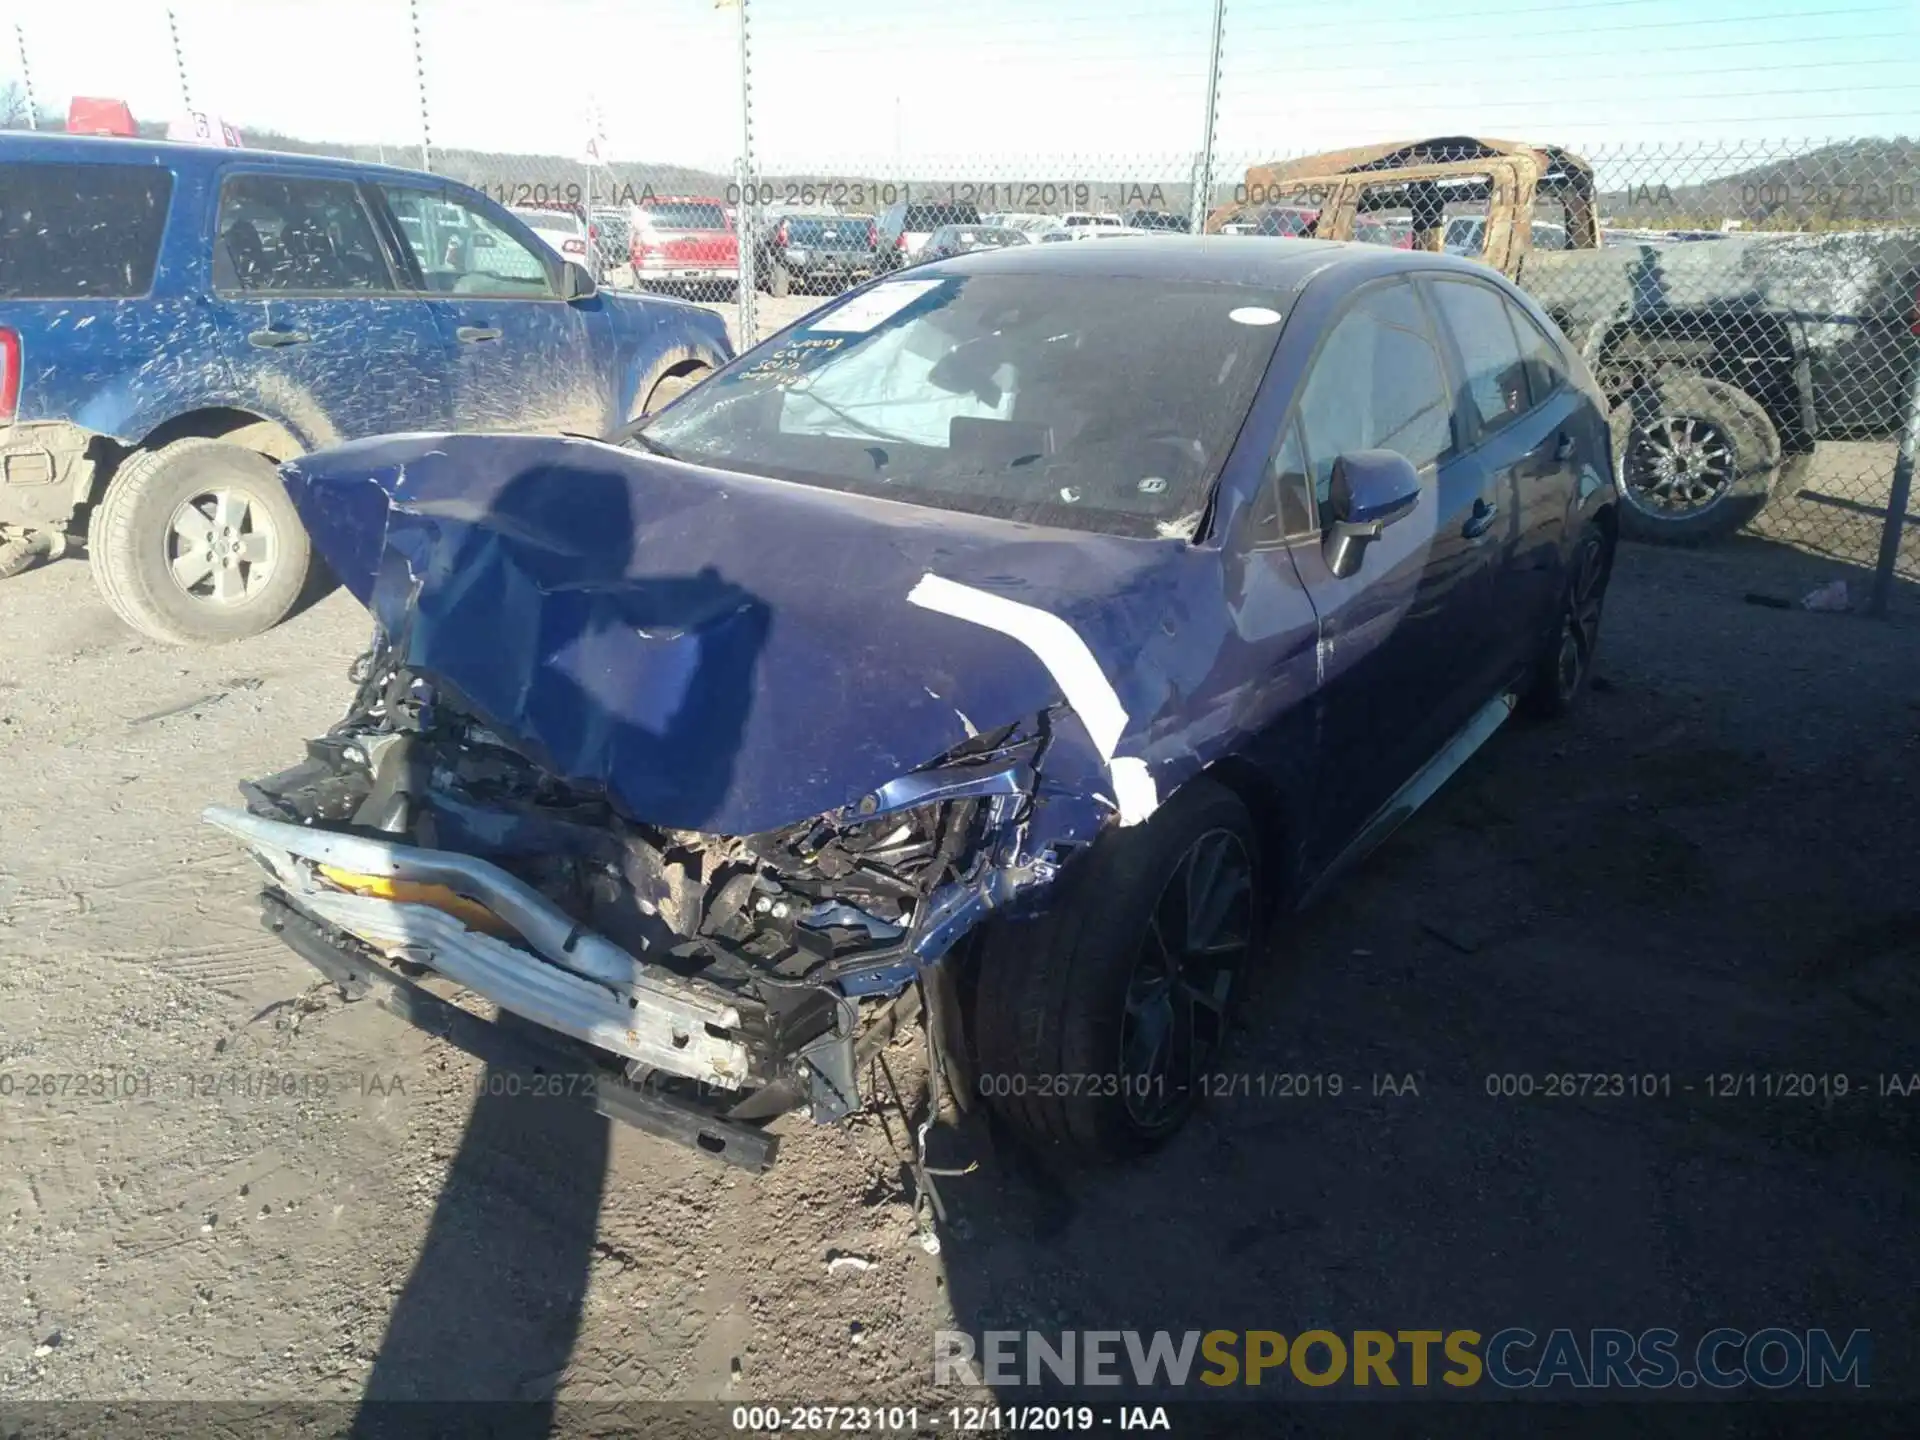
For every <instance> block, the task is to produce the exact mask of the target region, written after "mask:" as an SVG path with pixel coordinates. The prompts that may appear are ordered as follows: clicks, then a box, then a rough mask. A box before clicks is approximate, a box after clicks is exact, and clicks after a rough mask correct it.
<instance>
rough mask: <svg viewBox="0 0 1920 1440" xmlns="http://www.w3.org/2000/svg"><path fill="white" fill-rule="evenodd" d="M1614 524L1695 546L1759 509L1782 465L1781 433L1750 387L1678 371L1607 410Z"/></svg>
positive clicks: (1627, 531) (1638, 535) (1643, 536)
mask: <svg viewBox="0 0 1920 1440" xmlns="http://www.w3.org/2000/svg"><path fill="white" fill-rule="evenodd" d="M1612 426H1613V456H1614V465H1615V468H1616V474H1617V477H1618V480H1619V490H1620V498H1621V500H1622V502H1623V503H1622V505H1621V507H1620V530H1621V533H1622V534H1624V535H1627V536H1629V537H1631V538H1633V539H1635V540H1651V541H1653V542H1655V543H1657V544H1667V545H1691V544H1699V543H1700V542H1702V541H1706V540H1717V539H1719V538H1720V537H1721V536H1724V535H1731V534H1733V533H1734V531H1736V530H1738V529H1740V527H1741V526H1743V525H1745V524H1746V523H1747V522H1748V521H1749V520H1751V519H1753V517H1754V516H1755V515H1758V514H1759V513H1760V511H1761V508H1762V507H1763V506H1765V505H1766V503H1767V496H1768V494H1769V493H1770V492H1771V491H1772V489H1773V485H1774V480H1775V478H1776V477H1777V476H1778V475H1779V473H1780V432H1779V431H1778V430H1776V429H1775V428H1774V424H1773V421H1772V420H1771V419H1770V418H1769V417H1768V415H1767V412H1766V410H1765V409H1763V408H1762V407H1761V405H1760V402H1759V401H1757V400H1755V399H1754V398H1753V397H1752V396H1751V395H1749V394H1747V392H1746V391H1744V390H1741V389H1739V388H1738V387H1737V386H1733V385H1729V384H1727V383H1726V382H1724V381H1721V380H1710V379H1708V378H1707V377H1706V376H1704V375H1700V374H1697V373H1695V372H1693V371H1688V370H1678V371H1671V372H1669V373H1667V374H1665V375H1661V376H1659V377H1657V378H1656V379H1654V380H1653V381H1651V382H1650V383H1648V384H1646V385H1643V386H1642V387H1640V389H1638V390H1637V391H1635V392H1634V393H1633V394H1632V395H1630V396H1629V397H1628V398H1627V399H1626V400H1625V401H1623V402H1622V403H1621V404H1620V405H1618V406H1616V407H1615V409H1614V412H1613V416H1612Z"/></svg>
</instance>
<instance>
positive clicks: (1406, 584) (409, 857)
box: [207, 236, 1616, 1165]
mask: <svg viewBox="0 0 1920 1440" xmlns="http://www.w3.org/2000/svg"><path fill="white" fill-rule="evenodd" d="M1143 397H1147V398H1148V399H1149V400H1150V403H1143ZM1608 466H1609V458H1608V431H1607V423H1606V416H1605V412H1604V408H1603V406H1602V404H1601V401H1600V397H1599V394H1598V392H1597V390H1596V388H1595V386H1594V384H1593V380H1592V378H1591V376H1590V375H1589V374H1588V372H1587V370H1586V368H1585V366H1584V365H1583V363H1582V362H1581V360H1580V358H1579V356H1578V355H1577V354H1575V353H1574V352H1573V351H1572V350H1570V349H1569V348H1568V347H1567V346H1566V344H1565V342H1564V341H1563V340H1562V338H1561V337H1560V336H1559V334H1558V332H1557V331H1555V330H1554V328H1553V326H1552V324H1551V322H1550V321H1548V319H1547V318H1546V316H1545V315H1544V314H1543V313H1542V312H1541V310H1540V309H1539V307H1538V306H1537V305H1536V304H1535V303H1534V302H1532V301H1531V300H1530V299H1528V298H1527V297H1526V296H1525V295H1524V294H1522V293H1521V292H1520V291H1518V290H1516V289H1515V288H1514V287H1513V286H1512V285H1510V284H1509V283H1507V282H1506V281H1505V280H1504V279H1503V278H1501V277H1500V276H1498V275H1497V274H1495V273H1493V272H1492V271H1490V270H1488V269H1487V268H1486V267H1484V266H1481V265H1477V264H1474V263H1471V262H1468V261H1462V260H1457V259H1453V258H1450V257H1447V256H1443V255H1435V254H1408V253H1403V252H1398V251H1394V250H1388V249H1370V248H1367V247H1361V246H1334V245H1326V244H1321V243H1317V242H1302V243H1300V244H1292V245H1275V246H1251V245H1248V246H1240V245H1226V246H1222V245H1219V244H1217V243H1216V242H1211V241H1206V240H1196V239H1191V238H1188V237H1182V236H1171V237H1164V238H1162V239H1160V240H1157V241H1155V242H1153V243H1148V244H1140V245H1135V246H1124V247H1123V246H1109V245H1101V244H1091V245H1081V244H1068V245H1055V246H1032V245H1027V246H1018V247H1010V248H1007V249H1003V250H999V251H996V252H994V253H991V254H972V255H965V256H961V257H959V258H956V259H952V260H943V261H938V262H935V263H932V264H928V265H924V266H921V267H918V268H916V269H914V270H912V271H910V272H908V273H906V274H904V275H901V276H898V277H894V278H889V279H885V280H881V281H879V282H877V283H875V284H873V285H870V286H866V287H863V288H862V289H861V290H859V291H857V292H855V293H853V294H851V295H848V296H846V297H844V298H842V299H840V300H839V301H837V302H832V303H829V304H827V305H825V306H822V307H820V308H819V309H817V310H815V311H813V312H812V313H811V314H809V315H808V316H806V317H805V318H804V319H802V320H801V321H799V322H798V323H796V324H795V325H793V326H790V327H788V328H787V329H786V330H784V331H782V332H780V333H779V334H777V335H775V336H773V337H772V338H771V339H769V340H767V341H766V342H764V343H763V344H762V345H760V346H759V347H757V348H756V349H754V350H752V351H750V352H749V353H747V354H746V355H744V356H742V357H741V358H740V359H739V360H738V361H736V362H735V363H734V364H733V365H731V366H730V367H728V368H727V369H726V370H723V371H722V372H721V373H720V374H719V375H717V376H715V377H714V378H713V379H712V380H710V381H708V382H707V383H705V384H703V385H702V386H701V387H700V388H699V389H697V390H695V391H694V392H692V393H691V394H690V395H688V396H686V397H685V398H684V399H683V400H682V401H681V402H680V403H679V404H677V405H675V406H674V407H673V408H672V409H671V410H669V411H667V412H665V413H664V414H661V415H659V416H656V417H654V418H652V419H651V420H648V421H646V422H644V423H642V424H640V425H638V426H636V427H634V429H633V431H632V433H631V436H630V439H629V440H628V442H627V444H626V446H625V447H624V448H615V447H613V446H578V445H569V444H567V443H565V442H562V441H558V440H550V439H537V438H509V437H484V436H451V437H449V436H434V437H401V438H394V439H387V440H377V441H371V442H363V443H360V444H357V445H351V446H347V447H343V448H341V449H339V450H336V451H334V452H332V453H329V454H326V455H320V456H313V457H310V458H307V459H304V460H301V461H298V462H296V463H295V464H293V465H291V466H290V467H288V485H289V489H290V492H291V494H292V495H293V497H294V500H295V503H296V504H297V505H298V506H299V507H300V509H301V512H302V514H304V515H305V516H306V517H307V519H308V522H309V524H310V525H311V526H312V528H313V532H314V536H315V543H316V544H317V545H318V547H319V548H320V550H321V552H322V553H323V554H325V555H326V556H327V557H328V559H329V560H330V561H331V562H332V563H333V564H334V567H335V568H336V569H337V570H338V572H339V573H340V575H341V577H342V579H343V580H344V582H345V583H346V585H347V586H348V587H349V588H350V589H351V590H352V591H353V593H354V594H355V595H357V596H358V597H359V598H360V599H361V600H362V601H363V602H364V603H365V604H366V605H367V606H368V607H369V608H370V609H371V610H372V612H373V614H374V615H375V617H376V618H377V622H378V624H377V629H376V636H377V638H376V641H375V644H374V647H373V649H372V651H371V653H370V654H369V655H368V656H367V657H366V659H365V660H364V661H363V663H362V665H361V666H360V667H359V671H358V673H359V674H361V675H362V676H363V677H364V679H363V683H361V684H360V687H359V690H358V693H357V694H356V695H355V697H354V698H353V699H352V701H351V703H350V704H349V705H348V707H347V711H346V714H345V716H344V717H343V719H342V720H341V722H340V723H339V724H338V725H336V726H334V727H333V728H332V729H331V730H330V731H329V732H328V734H327V735H326V736H325V737H324V738H322V739H319V740H316V741H314V742H312V743H311V744H310V745H309V747H308V755H307V758H306V759H305V760H303V761H302V762H300V763H299V764H297V765H296V766H294V768H292V769H290V770H287V771H285V772H283V773H281V774H278V775H274V776H270V777H268V778H265V779H261V780H256V781H253V782H251V783H249V784H248V785H247V786H246V787H245V793H246V795H247V797H248V805H247V808H246V810H244V811H242V810H239V809H217V810H212V811H209V812H207V819H208V820H209V821H210V822H211V823H212V824H214V825H216V826H218V827H220V828H221V829H222V830H223V831H225V832H227V833H229V834H231V835H232V836H234V837H236V838H237V839H238V840H239V841H240V842H241V843H243V844H244V845H245V846H247V847H248V848H249V849H251V850H252V851H253V853H254V854H255V855H256V856H257V857H258V858H259V859H260V860H261V861H262V862H264V864H265V866H266V867H267V870H268V872H269V876H270V878H269V880H268V883H267V887H266V895H265V913H266V923H267V924H268V926H269V928H270V929H271V930H273V931H274V932H275V933H277V934H279V935H281V936H282V937H283V938H284V939H285V940H286V942H287V943H288V944H289V945H290V946H291V947H292V948H293V949H294V950H295V951H296V952H297V953H299V954H300V955H302V956H303V957H305V958H306V959H308V960H309V961H311V962H312V963H313V964H314V965H316V966H317V967H319V969H320V970H321V971H322V972H323V973H325V974H327V975H328V976H330V977H332V978H333V979H334V980H335V981H336V982H337V983H338V984H339V985H340V986H341V987H342V988H343V989H344V990H346V991H348V993H364V992H366V991H368V990H370V989H379V990H380V991H382V992H383V993H384V992H396V993H398V994H399V995H400V996H401V997H402V1001H403V1003H401V1004H400V1006H399V1007H398V1008H400V1009H401V1012H402V1013H405V1014H408V1015H412V1016H414V1017H416V1018H418V1019H420V1020H421V1021H422V1023H434V1022H433V1020H432V1015H433V1014H434V1013H435V1011H434V1007H435V1006H436V1005H437V1004H438V1003H439V1002H438V1001H437V1000H434V999H433V998H432V997H433V995H434V994H435V993H436V992H444V991H445V990H446V989H448V988H449V987H458V988H462V989H464V990H465V991H467V992H470V993H471V994H473V995H475V996H478V997H483V998H485V999H487V1000H490V1001H492V1002H494V1003H495V1004H497V1005H499V1006H500V1007H501V1008H503V1009H505V1010H508V1011H513V1012H515V1013H516V1014H518V1015H520V1016H522V1017H524V1018H526V1019H528V1020H531V1021H533V1022H534V1023H535V1025H536V1026H540V1027H545V1028H546V1030H547V1031H548V1032H549V1034H550V1038H551V1042H552V1043H553V1044H554V1045H557V1046H560V1047H562V1049H563V1050H570V1051H571V1053H572V1054H573V1055H574V1056H575V1057H576V1058H575V1059H574V1060H572V1061H570V1062H568V1064H569V1067H570V1068H572V1069H574V1070H575V1071H576V1072H577V1070H578V1068H579V1065H580V1063H582V1060H581V1058H580V1057H584V1063H588V1064H592V1065H596V1066H599V1067H601V1068H600V1069H599V1071H598V1073H599V1074H601V1075H602V1076H603V1077H604V1083H601V1084H599V1085H598V1086H597V1090H596V1093H597V1096H598V1102H599V1104H600V1105H601V1106H602V1107H603V1108H604V1109H606V1110H607V1111H608V1113H610V1114H614V1115H617V1116H619V1117H621V1118H623V1119H628V1120H632V1121H634V1122H635V1123H638V1124H641V1125H643V1126H645V1127H646V1128H647V1129H649V1130H651V1131H653V1132H654V1133H656V1134H662V1135H670V1136H672V1137H674V1138H677V1139H680V1140H683V1141H685V1142H686V1143H689V1144H695V1145H698V1146H700V1147H701V1148H702V1149H704V1150H706V1151H707V1152H709V1153H712V1154H716V1155H719V1156H721V1157H723V1158H726V1159H729V1160H732V1161H735V1162H737V1163H741V1164H749V1165H761V1164H765V1163H766V1162H767V1161H768V1160H769V1159H770V1158H771V1155H772V1151H773V1145H774V1141H773V1139H772V1137H770V1136H769V1135H768V1134H767V1133H766V1132H765V1129H764V1127H765V1125H766V1122H767V1121H768V1120H769V1119H770V1118H772V1117H774V1116H776V1115H778V1114H781V1113H783V1112H786V1111H792V1110H806V1111H808V1112H810V1114H811V1115H812V1117H813V1118H814V1119H815V1120H817V1121H833V1120H838V1119H840V1118H842V1117H845V1116H846V1115H848V1114H849V1113H850V1112H852V1111H853V1110H855V1109H857V1108H858V1107H859V1106H860V1104H861V1101H862V1095H861V1086H862V1085H863V1084H864V1083H865V1081H864V1078H863V1077H865V1076H866V1074H867V1072H868V1070H869V1068H870V1067H869V1066H868V1065H867V1063H866V1061H867V1060H868V1058H869V1057H871V1056H872V1055H873V1054H874V1053H876V1051H877V1049H878V1048H879V1047H880V1046H882V1045H884V1044H885V1043H886V1041H887V1040H888V1039H889V1038H890V1037H892V1036H893V1035H894V1034H895V1033H897V1030H898V1028H899V1027H901V1026H902V1025H905V1024H907V1023H909V1022H910V1021H911V1020H912V1019H914V1018H915V1015H916V1013H917V1012H922V1011H923V1010H924V1011H925V1012H927V1013H926V1023H927V1032H928V1038H929V1042H930V1045H931V1047H932V1051H933V1053H934V1055H935V1056H936V1059H937V1064H936V1066H935V1071H934V1073H935V1075H936V1076H937V1077H938V1078H937V1079H936V1082H935V1083H936V1085H937V1086H942V1087H944V1088H946V1089H947V1090H948V1091H949V1092H950V1093H951V1094H952V1095H953V1096H954V1097H955V1098H956V1099H957V1100H958V1101H959V1103H961V1104H963V1105H965V1104H969V1103H972V1101H973V1097H975V1096H978V1095H985V1096H987V1097H988V1099H989V1103H992V1104H994V1105H996V1106H999V1107H1001V1108H1002V1109H1003V1111H1004V1113H1005V1115H1006V1117H1007V1119H1008V1120H1009V1121H1010V1122H1011V1123H1012V1124H1013V1126H1015V1127H1016V1128H1017V1129H1019V1130H1020V1131H1022V1132H1024V1133H1025V1134H1026V1135H1027V1136H1028V1137H1030V1138H1032V1139H1033V1140H1035V1141H1037V1142H1040V1143H1043V1144H1048V1145H1057V1146H1060V1147H1062V1148H1064V1149H1066V1150H1069V1151H1071V1152H1074V1153H1076V1154H1079V1155H1083V1156H1088V1157H1093V1158H1107V1157H1116V1156H1123V1155H1127V1154H1131V1153H1134V1152H1137V1151H1139V1150H1142V1149H1145V1148H1147V1147H1150V1146H1152V1145H1154V1144H1157V1143H1159V1142H1160V1141H1162V1140H1164V1139H1165V1138H1166V1137H1167V1136H1168V1135H1170V1134H1171V1133H1173V1131H1174V1130H1175V1129H1176V1128H1178V1126H1179V1125H1180V1124H1181V1122H1182V1121H1183V1120H1184V1119H1185V1118H1186V1116H1187V1115H1188V1113H1189V1112H1190V1111H1191V1110H1192V1108H1193V1107H1194V1105H1195V1104H1196V1102H1197V1101H1198V1100H1199V1099H1200V1098H1201V1095H1202V1092H1203V1090H1204V1087H1205V1080H1204V1077H1205V1076H1206V1075H1208V1074H1210V1073H1213V1071H1214V1067H1215V1066H1216V1064H1217V1063H1218V1060H1219V1057H1220V1055H1221V1049H1222V1046H1223V1044H1224V1043H1225V1042H1226V1040H1227V1032H1228V1026H1229V1023H1230V1020H1231V1018H1232V1015H1233V1012H1234V1007H1235V1005H1236V1003H1237V1001H1238V1000H1239V997H1240V995H1241V990H1242V985H1243V982H1244V981H1245V980H1246V978H1247V970H1248V967H1249V965H1250V964H1251V962H1252V961H1254V960H1255V958H1256V957H1258V956H1259V955H1260V954H1261V947H1262V935H1263V932H1264V931H1265V930H1266V928H1267V927H1268V925H1269V924H1270V923H1271V922H1273V921H1274V920H1276V919H1277V918H1280V917H1284V916H1285V915H1287V914H1288V913H1289V912H1290V911H1292V910H1293V909H1295V908H1297V907H1298V906H1300V905H1302V904H1304V903H1306V902H1307V901H1308V900H1310V899H1311V898H1312V897H1313V896H1314V895H1315V894H1317V893H1319V892H1320V891H1321V890H1323V889H1324V888H1325V887H1326V886H1327V885H1328V884H1329V883H1330V882H1331V881H1332V879H1333V878H1334V877H1336V876H1337V875H1338V874H1339V873H1340V872H1341V871H1342V870H1343V869H1344V868H1345V867H1346V866H1348V865H1350V864H1351V863H1353V861H1354V860H1356V859H1357V858H1358V857H1359V856H1361V855H1363V854H1365V853H1366V851H1367V850H1368V849H1369V848H1370V847H1372V846H1373V845H1375V844H1377V843H1378V842H1379V841H1380V840H1381V839H1382V838H1383V837H1384V836H1385V835H1386V834H1387V833H1388V832H1390V831H1391V830H1392V829H1393V828H1394V826H1395V825H1397V824H1398V823H1399V822H1400V821H1401V820H1402V819H1403V818H1404V817H1405V816H1406V815H1407V814H1408V813H1410V812H1411V811H1412V810H1413V809H1414V808H1415V807H1417V806H1418V805H1419V804H1421V803H1422V802H1423V801H1424V800H1425V799H1426V798H1427V797H1428V796H1430V795H1431V794H1432V793H1433V792H1434V791H1435V790H1436V789H1437V788H1438V786H1439V785H1441V784H1442V783H1443V782H1444V781H1445V779H1446V778H1447V777H1448V776H1449V775H1450V774H1452V773H1453V772H1454V771H1455V770H1456V769H1457V768H1458V767H1459V766H1460V765H1461V764H1462V763H1464V761H1465V760H1466V759H1467V757H1468V756H1469V755H1471V754H1472V753H1473V752H1474V750H1475V749H1476V748H1477V747H1479V746H1480V745H1481V744H1483V743H1484V742H1485V741H1486V740H1487V739H1488V738H1489V736H1491V735H1492V734H1493V733H1494V732H1495V731H1496V730H1497V729H1498V728H1499V727H1500V726H1501V724H1502V723H1503V722H1505V721H1506V720H1507V718H1508V716H1509V714H1510V712H1512V711H1513V710H1514V709H1515V708H1516V707H1525V708H1528V709H1530V710H1533V711H1535V712H1538V713H1541V714H1545V715H1552V714H1556V713H1558V712H1561V711H1564V710H1565V709H1567V708H1568V707H1569V706H1571V705H1573V704H1574V703H1576V701H1577V700H1578V698H1579V696H1580V695H1581V692H1582V688H1583V686H1584V685H1585V683H1586V680H1587V677H1588V675H1589V673H1590V668H1591V663H1592V657H1593V652H1594V645H1595V641H1596V639H1597V637H1598V634H1599V626H1600V618H1601V608H1602V603H1603V601H1604V598H1605V595H1606V589H1607V580H1608V575H1609V573H1610V567H1611V564H1612V559H1613V553H1614V534H1615V521H1614V516H1615V509H1616V504H1615V502H1616V497H1615V493H1614V491H1613V488H1612V487H1611V486H1610V485H1609V484H1608V482H1607V475H1608ZM383 547H384V548H383ZM823 558H824V559H825V560H826V561H827V562H829V563H823ZM503 637H506V638H505V640H504V643H503ZM1548 803H1550V802H1548ZM523 1028H524V1027H523ZM1060 1075H1085V1076H1091V1077H1106V1078H1105V1079H1102V1080H1100V1081H1099V1083H1088V1084H1084V1085H1071V1086H1064V1085H1060V1084H1057V1083H1049V1077H1058V1076H1060ZM938 1108H939V1107H938V1096H937V1094H936V1112H937V1110H938Z"/></svg>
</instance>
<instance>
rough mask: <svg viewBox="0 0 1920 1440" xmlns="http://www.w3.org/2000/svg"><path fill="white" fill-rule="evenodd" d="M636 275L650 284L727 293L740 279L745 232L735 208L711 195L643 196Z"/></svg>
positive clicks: (636, 225)
mask: <svg viewBox="0 0 1920 1440" xmlns="http://www.w3.org/2000/svg"><path fill="white" fill-rule="evenodd" d="M629 251H630V255H631V258H632V261H633V278H634V281H635V283H636V284H638V285H639V286H640V287H641V288H642V289H646V290H675V291H680V292H683V293H685V292H691V293H693V294H696V295H698V296H699V297H700V298H701V299H705V300H716V299H724V298H726V297H727V296H728V295H730V294H731V293H732V292H733V290H734V289H735V288H737V287H738V285H739V283H740V236H739V232H738V229H737V228H736V226H735V223H734V215H733V211H732V210H731V209H730V208H729V207H728V206H727V205H726V204H725V202H723V201H720V200H717V199H714V198H712V197H711V196H672V197H666V196H663V197H657V198H649V199H646V200H642V201H641V202H640V203H639V204H637V205H635V206H634V207H633V227H632V233H631V240H630V242H629Z"/></svg>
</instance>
